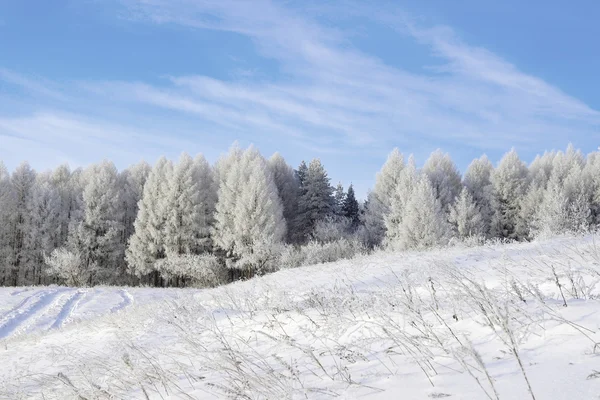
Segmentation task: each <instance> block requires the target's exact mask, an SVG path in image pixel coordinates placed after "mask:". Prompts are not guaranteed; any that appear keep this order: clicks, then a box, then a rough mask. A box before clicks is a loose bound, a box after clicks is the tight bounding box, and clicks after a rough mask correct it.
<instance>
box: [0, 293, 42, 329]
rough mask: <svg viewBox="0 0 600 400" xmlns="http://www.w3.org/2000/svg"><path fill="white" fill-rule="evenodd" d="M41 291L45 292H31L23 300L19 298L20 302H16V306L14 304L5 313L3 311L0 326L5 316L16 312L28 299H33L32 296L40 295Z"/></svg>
mask: <svg viewBox="0 0 600 400" xmlns="http://www.w3.org/2000/svg"><path fill="white" fill-rule="evenodd" d="M43 293H46V292H45V291H40V292H36V293H34V294H32V295H31V296H28V297H25V298H24V299H23V300H21V302H20V303H19V304H17V305H16V306H14V307H13V308H11V309H10V310H8V311H6V312H5V313H3V314H2V315H1V316H0V326H1V324H2V323H3V321H4V319H5V318H7V317H8V316H9V315H10V314H12V313H14V312H16V311H17V310H19V309H20V308H21V307H23V306H24V305H25V304H26V303H27V302H28V301H29V300H31V299H33V298H34V297H39V296H40V295H42V294H43Z"/></svg>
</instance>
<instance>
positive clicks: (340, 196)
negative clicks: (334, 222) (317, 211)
mask: <svg viewBox="0 0 600 400" xmlns="http://www.w3.org/2000/svg"><path fill="white" fill-rule="evenodd" d="M345 200H346V191H345V190H344V185H342V182H338V184H337V186H336V187H335V189H334V190H333V214H334V215H337V216H338V217H341V216H342V215H343V214H344V201H345Z"/></svg>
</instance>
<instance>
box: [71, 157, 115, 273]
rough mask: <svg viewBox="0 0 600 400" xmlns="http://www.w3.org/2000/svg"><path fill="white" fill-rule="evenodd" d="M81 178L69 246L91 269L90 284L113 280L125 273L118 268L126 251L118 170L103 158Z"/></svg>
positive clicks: (89, 269)
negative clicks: (79, 202)
mask: <svg viewBox="0 0 600 400" xmlns="http://www.w3.org/2000/svg"><path fill="white" fill-rule="evenodd" d="M83 181H84V185H83V194H82V210H83V213H82V217H81V220H80V221H78V222H75V223H74V224H73V226H72V227H71V228H70V232H69V241H68V243H69V249H70V250H71V252H73V253H78V254H79V255H80V257H81V262H82V268H84V269H86V270H88V271H90V282H89V283H90V284H93V283H95V282H114V280H115V279H116V278H120V277H122V276H123V274H124V272H125V271H123V270H120V268H119V267H118V266H119V265H120V261H121V260H122V259H123V257H124V251H125V249H124V246H123V245H122V244H121V241H120V238H121V235H122V230H123V224H122V221H123V217H122V209H121V207H120V206H121V199H120V191H119V178H118V172H117V169H116V167H115V166H114V164H113V163H112V162H109V161H103V162H101V163H100V164H95V165H92V166H91V167H89V168H88V169H86V170H85V172H84V175H83Z"/></svg>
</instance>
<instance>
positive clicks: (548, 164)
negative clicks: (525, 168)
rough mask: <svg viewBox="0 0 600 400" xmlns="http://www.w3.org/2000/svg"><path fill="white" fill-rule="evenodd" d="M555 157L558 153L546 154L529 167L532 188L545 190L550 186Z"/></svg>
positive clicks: (536, 158) (537, 158) (537, 157)
mask: <svg viewBox="0 0 600 400" xmlns="http://www.w3.org/2000/svg"><path fill="white" fill-rule="evenodd" d="M555 157H556V152H554V151H552V152H545V153H544V154H543V155H541V156H539V155H538V156H536V157H535V159H534V160H533V161H532V163H531V165H530V166H529V178H530V186H531V187H532V188H542V189H545V188H546V187H547V186H548V181H549V180H550V175H551V174H552V169H553V165H554V158H555Z"/></svg>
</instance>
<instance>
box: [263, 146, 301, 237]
mask: <svg viewBox="0 0 600 400" xmlns="http://www.w3.org/2000/svg"><path fill="white" fill-rule="evenodd" d="M269 168H270V169H271V173H272V174H273V179H274V181H275V186H277V192H278V193H279V198H280V200H281V204H282V205H283V217H284V219H285V223H286V226H287V235H286V236H287V241H288V242H289V243H291V242H293V241H294V238H295V233H296V215H297V214H298V198H299V195H300V181H299V179H298V177H297V175H296V173H295V172H294V169H293V168H292V167H290V166H289V165H288V164H287V163H286V162H285V159H284V158H283V157H282V156H281V154H279V153H275V154H273V156H272V157H271V158H270V159H269Z"/></svg>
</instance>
